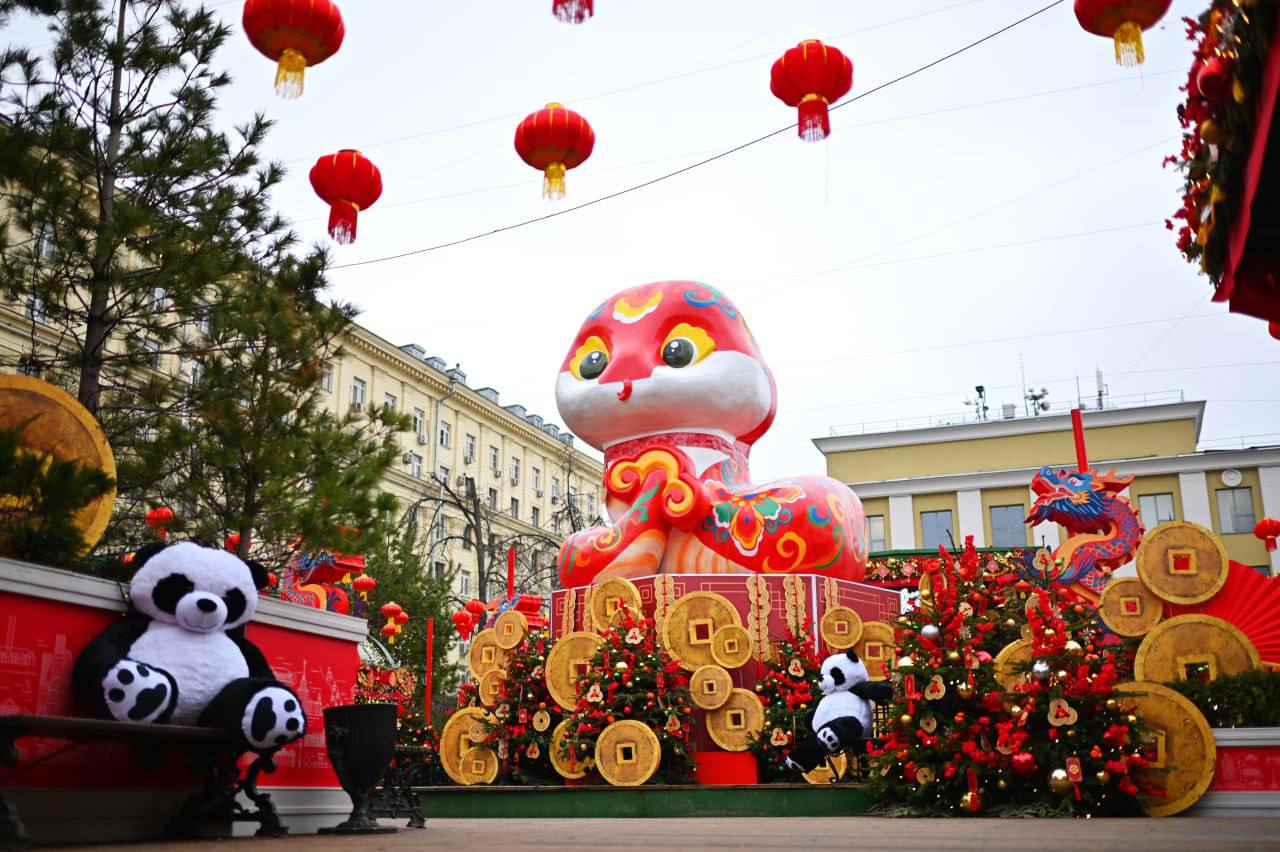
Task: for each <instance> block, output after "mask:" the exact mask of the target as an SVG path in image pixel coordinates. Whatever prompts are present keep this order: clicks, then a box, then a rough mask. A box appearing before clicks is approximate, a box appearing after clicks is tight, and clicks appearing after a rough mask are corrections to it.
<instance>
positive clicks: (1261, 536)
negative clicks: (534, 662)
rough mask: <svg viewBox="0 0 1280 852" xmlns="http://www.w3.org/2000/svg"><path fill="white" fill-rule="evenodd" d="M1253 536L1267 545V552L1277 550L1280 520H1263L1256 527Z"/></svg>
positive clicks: (1279, 536)
mask: <svg viewBox="0 0 1280 852" xmlns="http://www.w3.org/2000/svg"><path fill="white" fill-rule="evenodd" d="M1253 535H1254V538H1257V539H1258V540H1259V541H1261V542H1262V543H1263V544H1264V545H1266V548H1267V550H1269V551H1270V550H1275V549H1276V539H1277V538H1280V520H1277V519H1275V518H1263V519H1262V520H1260V521H1258V523H1256V524H1255V525H1254V527H1253Z"/></svg>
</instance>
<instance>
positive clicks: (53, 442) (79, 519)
mask: <svg viewBox="0 0 1280 852" xmlns="http://www.w3.org/2000/svg"><path fill="white" fill-rule="evenodd" d="M32 418H35V419H34V420H32ZM28 420H31V421H32V422H31V423H30V424H29V425H28V426H27V428H26V429H24V430H23V431H22V435H21V437H20V439H19V440H20V441H21V444H22V446H23V448H25V449H26V450H29V451H31V452H34V453H39V454H41V455H43V456H49V457H51V458H52V459H54V460H55V461H74V462H80V463H81V464H83V465H84V466H86V467H90V468H98V469H99V470H101V471H102V472H103V473H105V474H106V475H107V476H110V477H111V478H112V479H114V478H115V476H116V461H115V456H114V455H112V453H111V446H110V445H109V444H108V443H107V436H106V435H104V434H103V432H102V427H101V426H99V425H98V421H97V420H95V419H94V417H93V415H92V414H90V413H89V410H88V409H86V408H85V407H84V406H83V405H81V404H80V403H79V402H78V401H77V400H76V399H74V398H73V397H72V396H71V395H70V394H68V393H67V392H66V391H64V390H62V389H61V388H58V387H54V386H53V385H51V384H49V383H48V382H42V381H40V380H39V379H33V378H31V377H30V376H20V375H17V374H13V373H5V374H2V375H0V427H5V428H9V429H16V428H17V427H18V426H19V425H21V424H23V423H25V422H26V421H28ZM115 502H116V492H115V489H112V490H110V491H108V492H107V493H106V494H103V495H102V496H101V497H99V498H98V499H96V500H94V501H93V502H92V503H90V504H89V505H87V506H85V507H84V508H83V509H81V510H80V511H79V512H77V513H76V515H75V525H76V528H77V529H79V531H80V536H81V538H83V539H84V544H85V546H84V549H83V550H82V551H81V555H83V554H85V553H88V552H89V551H90V550H91V549H93V546H94V545H95V544H97V543H98V539H100V538H102V533H103V530H105V529H106V528H107V522H108V521H110V520H111V509H112V507H114V506H115ZM5 544H6V543H5V542H4V541H3V540H0V556H5V555H10V554H9V553H8V552H7V551H6V550H5V549H4V548H5Z"/></svg>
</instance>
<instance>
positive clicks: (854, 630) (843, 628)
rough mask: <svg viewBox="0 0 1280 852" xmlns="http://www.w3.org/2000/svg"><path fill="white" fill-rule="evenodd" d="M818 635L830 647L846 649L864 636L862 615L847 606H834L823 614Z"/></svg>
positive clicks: (838, 649) (840, 649) (839, 649)
mask: <svg viewBox="0 0 1280 852" xmlns="http://www.w3.org/2000/svg"><path fill="white" fill-rule="evenodd" d="M818 635H819V636H821V637H822V641H823V642H825V643H826V644H827V647H828V648H834V649H835V650H837V651H846V650H848V649H849V648H852V647H853V646H854V645H857V644H858V640H859V639H861V638H862V617H861V616H860V615H858V614H857V613H856V612H854V611H853V610H851V609H849V607H847V606H833V607H831V608H830V609H828V610H827V611H826V612H824V613H823V614H822V619H821V620H820V621H819V622H818Z"/></svg>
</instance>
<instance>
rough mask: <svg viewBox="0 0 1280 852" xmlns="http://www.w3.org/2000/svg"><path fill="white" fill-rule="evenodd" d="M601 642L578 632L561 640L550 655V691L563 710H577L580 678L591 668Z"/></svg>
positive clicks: (597, 635)
mask: <svg viewBox="0 0 1280 852" xmlns="http://www.w3.org/2000/svg"><path fill="white" fill-rule="evenodd" d="M602 641H604V640H603V639H601V637H600V635H599V634H597V633H592V632H590V631H586V630H579V631H577V632H575V633H569V634H567V635H565V636H562V637H560V639H559V640H557V641H556V644H555V645H553V646H552V648H551V653H549V654H547V691H548V692H550V693H551V697H552V698H554V699H555V700H556V703H557V704H559V705H560V706H561V707H563V708H564V709H566V710H573V709H574V708H575V707H576V706H577V703H578V678H580V677H582V676H583V675H584V674H586V672H587V669H589V668H590V667H591V658H592V657H594V656H595V653H596V649H597V648H599V647H600V643H601V642H602Z"/></svg>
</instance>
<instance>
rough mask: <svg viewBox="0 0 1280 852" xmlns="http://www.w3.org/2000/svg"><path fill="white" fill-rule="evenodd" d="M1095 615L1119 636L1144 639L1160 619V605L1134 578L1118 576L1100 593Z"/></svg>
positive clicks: (1154, 596)
mask: <svg viewBox="0 0 1280 852" xmlns="http://www.w3.org/2000/svg"><path fill="white" fill-rule="evenodd" d="M1098 614H1099V615H1100V616H1102V623H1103V624H1105V625H1107V627H1109V628H1111V630H1112V631H1113V632H1115V633H1118V634H1119V635H1121V636H1144V635H1146V633H1147V631H1149V630H1150V629H1151V628H1153V627H1155V626H1156V624H1158V623H1159V621H1160V619H1161V618H1163V617H1164V604H1163V603H1162V602H1161V600H1160V598H1158V597H1157V596H1156V593H1155V592H1153V591H1151V590H1150V589H1148V588H1147V587H1146V586H1144V585H1143V584H1142V581H1141V580H1139V579H1138V578H1137V577H1119V578H1117V579H1114V580H1112V581H1111V582H1109V583H1107V587H1106V588H1105V589H1103V590H1102V600H1101V601H1100V602H1099V604H1098Z"/></svg>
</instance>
